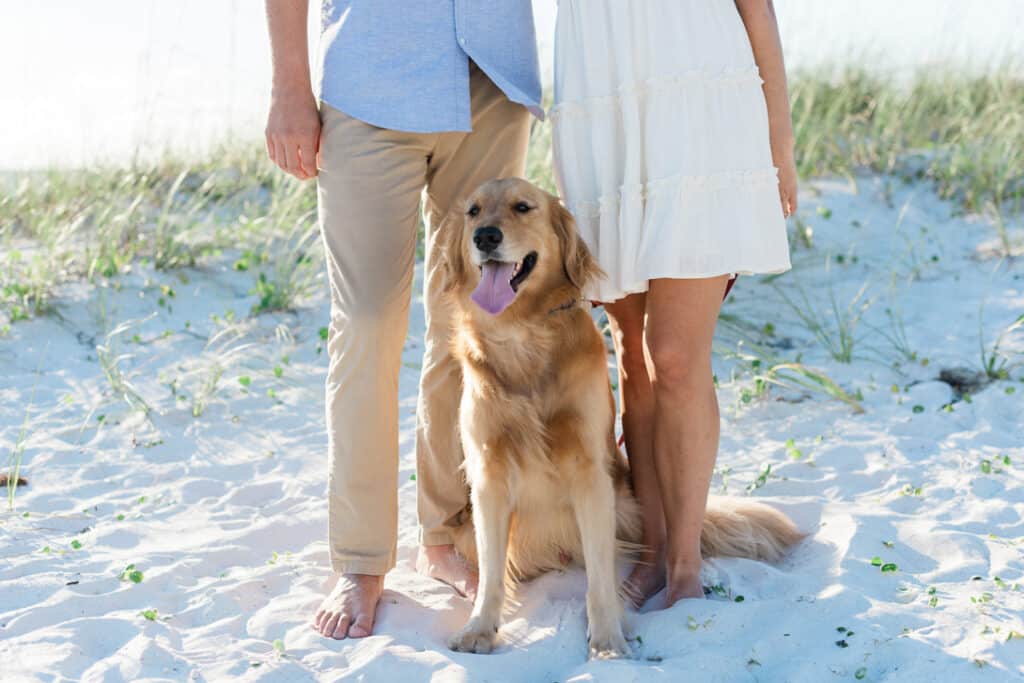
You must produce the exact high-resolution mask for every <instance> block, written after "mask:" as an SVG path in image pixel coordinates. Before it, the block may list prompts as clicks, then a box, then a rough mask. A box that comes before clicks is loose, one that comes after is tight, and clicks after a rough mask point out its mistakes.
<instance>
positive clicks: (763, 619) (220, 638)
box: [0, 177, 1024, 683]
mask: <svg viewBox="0 0 1024 683" xmlns="http://www.w3.org/2000/svg"><path fill="white" fill-rule="evenodd" d="M856 183H857V187H856V191H855V189H854V187H853V186H852V185H851V184H850V183H847V182H845V181H828V182H816V183H813V184H809V186H808V190H807V191H806V192H805V195H804V197H803V207H802V209H801V215H802V216H803V217H804V219H805V221H806V222H807V223H809V224H811V225H812V226H813V230H814V233H813V247H812V248H810V249H808V248H805V247H803V246H797V247H796V248H795V249H794V263H795V265H796V268H795V270H794V271H793V272H792V273H790V274H787V275H784V276H782V277H780V278H776V279H774V280H773V281H771V282H767V281H764V280H762V279H760V278H753V277H749V278H741V280H740V282H739V284H738V285H737V287H736V289H735V290H734V294H733V295H732V296H731V297H730V300H729V302H728V303H727V304H726V306H725V309H724V311H725V313H726V314H728V316H729V317H728V319H729V320H731V321H732V324H731V325H726V324H724V323H723V324H722V325H721V326H720V330H719V337H718V342H717V344H718V349H719V350H720V351H721V353H720V354H719V355H718V356H717V357H716V360H715V371H716V374H717V377H718V380H719V384H720V400H721V404H722V435H723V436H722V443H721V451H720V456H719V460H718V470H717V474H716V476H715V480H714V483H713V492H716V493H723V492H724V493H728V494H731V495H738V496H751V497H753V498H755V499H758V500H762V501H764V502H766V503H768V504H771V505H774V506H776V507H778V508H779V509H782V510H784V511H785V512H787V513H788V514H790V515H791V516H792V517H793V518H794V519H795V520H796V521H797V523H798V524H799V525H800V527H801V528H802V529H804V530H805V531H806V532H807V533H808V537H807V539H806V541H804V542H803V543H802V544H800V545H799V546H798V547H796V548H795V549H794V550H793V551H792V552H791V553H790V555H789V556H788V557H787V558H786V559H785V561H784V562H783V563H782V564H780V565H778V566H769V565H765V564H761V563H758V562H753V561H748V560H742V559H711V560H708V561H707V563H706V567H705V575H706V579H707V583H708V585H709V587H711V586H713V587H714V590H713V591H712V594H711V596H710V597H709V599H707V600H701V601H692V600H688V601H683V602H680V603H678V604H676V605H675V606H674V607H672V608H671V609H667V610H659V609H655V608H656V607H658V602H659V600H660V597H656V598H655V599H654V600H653V601H652V605H650V606H649V608H648V609H646V610H644V611H641V612H639V613H636V612H633V613H630V615H629V620H630V632H631V634H632V636H633V638H634V640H633V641H632V646H633V649H634V651H635V658H634V659H630V660H623V661H612V662H607V661H595V662H591V661H588V660H587V654H586V653H587V648H586V619H585V606H584V590H585V577H584V574H583V572H582V570H579V569H570V570H568V571H565V572H558V573H552V574H549V575H546V576H544V577H542V578H540V579H538V580H536V581H533V582H530V583H527V584H525V585H522V586H521V587H520V589H519V591H518V592H517V593H516V596H515V598H516V601H517V604H516V605H513V606H511V607H510V609H509V610H508V613H507V617H506V622H505V626H504V628H503V630H502V644H501V646H500V647H499V648H498V650H497V651H496V652H495V653H494V654H492V655H487V656H481V655H467V654H459V653H453V652H450V651H449V650H448V649H447V648H446V646H445V642H446V638H447V637H448V636H449V635H450V634H451V633H453V632H454V631H455V630H456V629H458V628H459V627H460V626H461V625H462V624H463V623H464V621H465V620H466V618H467V616H468V614H469V611H470V604H469V602H467V601H466V600H465V599H462V598H460V597H458V596H457V595H456V594H454V593H453V592H452V590H450V589H449V588H446V587H445V586H443V585H441V584H439V583H437V582H434V581H431V580H429V579H426V578H423V577H421V576H419V575H417V574H416V573H415V571H414V568H413V563H414V557H415V549H416V542H417V536H416V519H415V495H416V482H415V480H414V478H413V472H414V452H413V444H414V426H415V416H414V407H415V401H416V392H417V380H418V374H419V363H420V356H421V352H422V333H423V314H422V311H421V308H420V301H421V297H420V295H419V293H418V292H417V294H416V295H415V300H414V302H413V309H412V313H411V320H410V337H409V340H408V343H407V345H406V349H405V353H404V361H405V366H404V368H403V370H402V374H401V378H400V387H399V393H400V398H399V401H400V405H401V418H400V441H401V443H400V451H401V464H400V470H399V472H398V487H399V491H400V517H399V519H400V528H399V554H398V565H397V567H396V568H395V570H394V571H393V572H392V573H391V574H389V576H388V578H387V581H386V584H385V588H386V590H385V593H384V598H383V601H382V604H381V607H380V611H379V614H378V618H377V625H376V634H375V635H374V636H372V637H369V638H366V639H363V640H359V641H343V642H337V641H332V640H325V639H323V638H321V637H320V636H319V635H318V634H316V633H315V632H314V631H313V630H312V629H311V628H310V625H309V619H310V617H311V615H312V613H313V611H314V610H315V608H316V607H317V605H318V604H319V601H320V600H321V598H322V596H323V594H324V593H325V591H327V590H328V589H329V588H330V584H329V570H328V563H327V547H326V542H325V538H326V501H325V497H324V496H325V487H326V463H327V460H326V436H325V432H324V425H323V413H324V408H323V395H322V394H323V380H324V372H325V367H326V362H327V359H326V355H325V353H324V352H323V342H322V340H321V338H320V329H321V328H322V327H323V326H324V325H326V324H327V319H328V308H327V303H326V302H327V299H326V291H325V289H326V286H324V287H322V288H321V290H320V293H319V296H317V297H316V298H315V299H314V300H313V301H310V302H308V305H307V306H305V307H303V308H302V309H300V310H299V311H298V312H296V313H289V314H277V315H263V316H258V317H255V318H252V319H248V320H244V321H241V322H238V321H239V320H241V319H242V318H244V317H245V316H244V314H245V313H247V312H248V310H249V308H250V307H251V306H252V305H253V304H254V302H255V297H254V295H252V294H251V293H250V289H251V287H252V280H253V274H252V273H242V272H237V271H235V270H233V269H232V267H231V264H232V262H233V260H234V258H236V257H237V254H224V255H223V256H222V257H221V258H216V259H213V260H211V261H209V262H208V263H206V264H204V265H203V266H202V267H200V268H194V269H188V270H183V271H180V272H171V273H160V272H155V271H152V270H148V269H146V268H145V267H136V268H135V270H134V272H133V273H132V274H131V275H129V276H126V277H124V278H122V279H121V280H120V281H119V282H120V284H119V285H118V286H117V287H113V286H111V287H103V288H95V287H91V286H88V285H85V284H70V285H66V286H64V287H63V288H62V289H61V291H60V296H59V298H58V300H57V313H56V314H54V315H48V316H45V317H42V318H38V319H34V320H31V321H27V322H20V323H17V324H14V325H12V326H11V330H10V333H9V335H8V336H7V337H6V338H3V339H0V366H2V368H3V379H2V381H0V399H2V400H0V451H2V452H4V453H9V452H12V451H14V450H16V449H17V448H18V444H19V441H21V439H20V435H21V434H22V426H23V424H27V428H26V429H25V432H24V434H25V438H24V440H23V442H22V443H21V445H22V446H23V449H24V450H23V466H22V470H21V474H22V476H24V477H26V478H27V479H28V480H29V485H28V486H25V487H22V488H20V489H19V490H18V491H17V493H16V496H15V498H14V504H15V508H14V510H13V511H6V510H5V511H4V512H3V513H2V516H0V679H2V680H3V681H4V682H5V683H8V682H12V683H13V682H14V681H35V680H38V681H84V682H91V681H157V680H168V681H186V680H187V681H229V680H245V681H307V680H310V681H311V680H318V681H321V680H322V681H328V680H341V679H349V678H351V679H353V680H365V681H389V682H390V681H425V680H438V681H530V682H533V681H601V682H605V681H656V680H664V681H681V680H692V681H748V680H749V681H758V680H760V681H807V682H813V683H818V682H821V681H832V680H865V681H882V680H885V681H922V682H927V683H934V682H935V681H975V680H977V681H1002V680H1021V679H1022V678H1024V638H1022V634H1024V618H1022V614H1024V589H1021V587H1020V585H1019V584H1020V583H1022V582H1024V578H1022V574H1024V556H1022V551H1024V383H1022V381H1021V372H1022V370H1021V369H1019V368H1018V369H1016V370H1014V371H1013V372H1011V379H1007V380H1000V381H995V382H992V383H990V384H988V385H987V386H985V387H984V388H982V389H978V390H975V391H974V392H973V393H972V394H971V395H970V396H969V398H968V399H963V398H962V397H960V396H959V395H958V394H957V393H956V392H954V390H953V388H951V386H950V385H949V384H948V383H945V382H942V381H939V380H938V377H939V375H940V372H941V371H942V370H943V369H948V368H955V367H969V368H973V369H974V370H977V369H978V368H979V367H980V365H981V362H982V361H981V353H982V351H981V349H982V348H983V347H987V348H991V346H992V343H993V342H994V340H995V338H996V336H997V335H998V334H999V332H1000V331H1001V330H1003V329H1005V328H1006V327H1007V326H1009V325H1010V324H1011V323H1012V322H1013V321H1014V320H1015V319H1016V318H1017V317H1018V316H1020V315H1021V314H1022V313H1024V263H1022V262H1021V261H1020V260H1019V259H1018V260H1016V261H1005V260H999V259H996V258H992V257H990V256H989V255H988V251H987V247H986V243H988V244H991V243H992V240H994V239H995V236H996V232H995V229H994V228H993V226H992V225H991V224H989V223H988V222H986V221H984V220H982V219H979V218H973V217H962V216H957V215H955V214H956V212H955V211H954V205H952V204H949V203H946V202H943V201H940V200H939V199H937V198H936V197H935V195H934V194H933V193H932V191H931V190H930V189H929V188H928V187H926V186H924V185H907V184H904V183H902V182H901V181H900V180H899V179H897V178H890V177H861V178H858V179H857V181H856ZM819 207H820V209H819ZM1010 227H1011V230H1012V229H1014V228H1016V229H1017V230H1018V232H1017V233H1015V234H1017V235H1019V234H1020V233H1019V227H1020V224H1019V222H1017V223H1015V224H1013V225H1011V226H1010ZM419 276H420V273H419V271H417V290H419V282H420V279H419ZM865 284H866V290H865V293H864V295H863V296H862V297H861V299H860V300H859V303H858V304H856V305H854V309H858V307H859V305H860V304H862V303H866V302H871V305H870V306H869V307H868V308H867V310H866V311H864V312H863V319H862V320H861V322H860V324H859V326H858V327H857V328H856V337H857V342H856V344H855V346H854V348H853V355H854V358H853V361H852V362H850V363H840V362H838V361H836V360H835V359H833V358H832V357H831V356H830V355H829V354H828V353H827V352H826V351H825V350H824V349H823V346H822V345H821V344H820V343H819V342H818V341H816V340H815V337H814V335H813V333H812V332H811V331H810V330H809V329H808V326H807V325H806V324H805V323H804V322H802V321H801V320H800V319H799V318H798V316H797V315H796V314H795V312H794V311H793V310H792V309H790V308H789V307H787V306H786V305H785V304H784V303H783V301H782V298H781V293H785V294H786V295H788V296H789V297H790V298H792V299H794V300H796V301H801V294H800V292H801V291H802V292H804V293H805V294H806V295H807V298H808V301H809V304H810V305H811V307H816V308H817V309H819V310H820V311H822V312H824V313H825V314H826V315H831V314H830V310H831V306H832V304H831V300H830V297H831V295H832V294H834V297H835V301H836V302H837V305H838V307H839V309H841V310H846V308H847V306H848V304H849V303H850V302H851V300H852V299H853V298H854V296H855V295H856V294H857V292H858V291H859V290H861V288H862V287H863V286H865ZM161 287H163V288H164V289H161ZM172 291H173V295H172ZM161 298H162V299H163V305H161V303H160V299H161ZM982 307H983V311H982ZM887 310H888V311H889V313H886V311H887ZM230 311H234V312H235V313H236V314H237V315H236V316H232V315H231V314H230V313H229V312H230ZM982 314H983V320H982V321H979V315H982ZM148 316H152V317H148ZM211 316H216V318H212V317H211ZM232 317H234V318H235V322H231V318H232ZM892 318H896V319H902V322H903V329H904V330H905V344H906V347H907V348H908V349H909V350H913V351H915V352H916V354H917V355H916V358H911V357H909V356H906V357H903V356H901V354H900V352H898V351H897V350H896V349H895V348H894V345H893V344H892V343H891V342H890V341H887V339H886V336H898V334H897V331H898V330H899V325H894V324H893V323H892ZM132 319H141V320H142V322H139V323H138V324H136V325H134V326H132V327H131V328H130V329H128V330H127V331H125V332H124V333H123V334H121V335H120V336H118V337H116V338H115V341H117V340H119V341H118V343H117V344H116V346H117V348H112V349H110V350H111V353H112V354H113V355H115V356H116V355H122V354H123V357H122V358H121V359H120V361H119V362H118V367H120V368H121V371H122V372H123V374H124V377H125V378H126V379H127V381H128V382H130V383H131V385H132V386H134V387H135V388H136V389H137V390H138V393H139V398H141V399H142V400H144V401H145V402H146V403H147V404H148V405H149V406H150V407H151V408H152V410H151V412H150V414H149V416H148V417H147V416H146V415H145V414H144V413H143V412H141V411H140V410H137V409H133V408H131V407H130V406H129V405H128V403H127V402H126V401H125V400H122V398H121V397H119V396H117V395H115V392H114V391H113V390H112V388H111V384H110V383H109V382H108V381H107V380H106V379H105V377H104V373H103V370H102V369H101V366H100V363H99V362H98V357H97V350H96V346H97V345H101V346H102V345H105V344H107V343H108V342H107V339H106V337H105V332H106V331H109V330H110V329H112V328H113V327H115V326H116V325H117V324H118V323H121V322H123V321H126V320H132ZM769 324H770V326H771V327H770V328H766V326H767V325H769ZM225 328H230V330H229V332H225V333H223V334H222V336H221V337H220V338H219V339H216V340H215V341H214V343H213V344H210V342H209V338H210V337H211V336H213V335H215V334H216V333H217V332H218V331H220V330H224V329H225ZM744 329H746V330H749V331H750V332H749V334H750V335H751V336H754V337H758V338H760V339H761V340H762V341H763V342H764V344H765V345H766V347H767V348H771V349H772V352H773V353H775V354H776V355H778V356H779V357H780V358H784V359H787V360H794V359H797V358H799V359H800V361H801V362H803V363H804V364H806V365H808V366H812V367H816V368H820V369H821V370H823V371H825V372H826V373H828V374H829V376H831V377H832V378H833V379H835V380H836V381H837V382H839V384H840V385H841V386H842V387H843V388H844V389H845V390H846V391H847V392H849V393H851V394H858V393H859V395H860V396H862V399H863V400H862V405H863V409H864V412H863V413H861V414H857V413H855V412H854V410H853V409H852V408H851V407H850V406H848V405H846V404H843V403H841V402H838V401H835V400H832V399H830V398H828V397H826V396H824V395H822V394H820V393H816V392H811V391H804V390H800V389H794V388H792V387H773V388H771V389H769V390H768V391H767V393H765V394H764V395H761V396H759V395H756V391H755V390H756V386H755V384H754V380H753V379H752V378H751V376H750V373H749V372H744V371H742V367H743V366H744V365H745V366H746V367H747V368H748V369H749V363H748V364H744V363H742V362H740V361H737V360H736V359H735V358H731V357H730V355H731V353H732V352H735V351H736V350H737V341H738V338H739V337H738V335H739V332H737V330H744ZM135 335H138V336H137V338H135V339H134V340H133V337H135ZM901 345H902V344H896V346H901ZM1003 348H1004V349H1005V350H1006V351H1008V352H1009V351H1012V352H1014V353H1016V354H1018V355H1017V358H1018V359H1019V358H1020V354H1021V353H1022V352H1024V339H1022V337H1021V336H1020V331H1018V332H1016V333H1013V334H1010V335H1009V336H1008V337H1007V338H1006V339H1005V340H1004V343H1003ZM232 350H233V352H232ZM613 364H614V358H613V357H612V356H609V367H610V369H611V367H612V366H613ZM762 369H763V366H762ZM214 379H216V381H214ZM204 386H206V387H208V388H210V387H213V389H212V390H209V391H204V389H203V387H204ZM205 393H208V394H209V397H208V400H207V401H206V402H205V403H206V405H205V406H203V405H199V406H197V405H196V401H197V398H196V397H197V396H203V395H204V394H205ZM744 397H746V398H747V400H744ZM136 400H137V399H136ZM200 408H201V410H200ZM194 412H199V413H201V414H200V415H199V416H198V417H196V416H194V415H193V413H194ZM790 440H791V441H790ZM787 444H788V445H787ZM367 457H373V454H369V453H368V454H367ZM767 465H770V466H771V467H770V470H767V469H766V466H767ZM5 507H6V506H5ZM876 557H877V558H878V560H877V561H876V562H875V564H873V563H872V560H873V559H874V558H876ZM878 565H892V566H885V567H883V566H878ZM129 566H131V568H129ZM883 569H885V570H886V571H883ZM622 570H623V571H624V570H625V566H623V567H622ZM133 572H140V573H137V574H133ZM133 579H138V581H135V580H133Z"/></svg>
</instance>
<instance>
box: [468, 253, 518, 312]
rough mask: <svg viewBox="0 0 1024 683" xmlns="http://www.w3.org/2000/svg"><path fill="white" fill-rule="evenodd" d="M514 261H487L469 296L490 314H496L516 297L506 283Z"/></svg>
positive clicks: (510, 276)
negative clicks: (478, 282)
mask: <svg viewBox="0 0 1024 683" xmlns="http://www.w3.org/2000/svg"><path fill="white" fill-rule="evenodd" d="M515 267H516V264H514V263H497V262H495V261H488V262H487V263H485V264H484V266H483V272H482V273H481V276H480V284H479V285H477V286H476V291H474V292H473V294H472V296H470V298H471V299H472V300H473V301H475V302H476V303H477V304H478V305H479V306H480V308H482V309H484V310H485V311H487V312H488V313H490V314H491V315H498V314H499V313H501V312H502V311H504V310H505V309H506V308H508V307H509V304H511V303H512V300H513V299H515V298H516V293H515V290H513V289H512V285H510V284H509V283H508V281H509V280H511V279H512V271H513V270H515Z"/></svg>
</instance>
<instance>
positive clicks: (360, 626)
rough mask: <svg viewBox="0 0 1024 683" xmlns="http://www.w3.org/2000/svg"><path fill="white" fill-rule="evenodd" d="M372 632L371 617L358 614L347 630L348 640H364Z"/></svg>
mask: <svg viewBox="0 0 1024 683" xmlns="http://www.w3.org/2000/svg"><path fill="white" fill-rule="evenodd" d="M372 632H373V615H371V614H366V613H365V612H364V613H363V614H360V615H358V616H356V620H355V622H354V623H353V624H352V626H350V627H349V629H348V635H349V638H365V637H366V636H368V635H370V633H372Z"/></svg>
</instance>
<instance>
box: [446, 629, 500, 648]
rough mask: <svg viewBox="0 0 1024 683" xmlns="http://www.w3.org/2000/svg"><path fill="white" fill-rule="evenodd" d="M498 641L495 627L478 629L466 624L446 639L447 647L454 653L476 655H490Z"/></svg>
mask: <svg viewBox="0 0 1024 683" xmlns="http://www.w3.org/2000/svg"><path fill="white" fill-rule="evenodd" d="M497 640H498V629H497V627H480V626H478V625H475V624H472V623H470V624H467V625H466V628H464V629H462V630H461V631H459V632H458V633H456V634H455V635H454V636H452V637H451V638H449V639H448V647H449V648H450V649H452V650H455V651H456V652H472V653H475V654H478V655H486V654H490V652H491V651H492V650H493V649H494V645H495V643H496V642H497Z"/></svg>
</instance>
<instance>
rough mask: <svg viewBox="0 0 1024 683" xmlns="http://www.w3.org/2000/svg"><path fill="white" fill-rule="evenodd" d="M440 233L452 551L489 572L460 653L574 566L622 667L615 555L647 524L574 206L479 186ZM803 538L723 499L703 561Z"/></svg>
mask: <svg viewBox="0 0 1024 683" xmlns="http://www.w3.org/2000/svg"><path fill="white" fill-rule="evenodd" d="M443 230H444V231H445V232H444V233H443V236H442V240H443V242H442V243H441V245H440V249H441V253H440V257H441V258H442V259H443V261H442V262H443V264H444V265H443V268H444V273H445V280H446V283H445V289H446V291H447V293H448V294H449V296H450V297H451V299H452V302H453V309H454V311H455V312H454V319H453V323H454V328H453V334H454V337H453V353H454V355H455V357H456V358H457V360H458V361H459V363H460V364H461V366H462V372H463V393H462V400H461V404H460V416H459V421H460V431H461V435H462V444H463V448H464V450H465V464H464V467H465V473H466V479H467V481H468V483H469V486H470V490H471V502H472V510H473V514H472V525H468V524H467V525H466V526H464V527H462V529H460V532H459V533H458V534H457V538H456V546H457V548H458V549H459V551H460V552H461V553H462V554H463V555H465V556H466V557H467V558H468V559H469V560H470V561H471V562H476V563H477V564H478V566H479V570H480V586H479V589H478V593H477V596H476V601H475V603H474V606H473V611H472V615H471V616H470V619H469V622H468V623H467V624H466V626H465V628H463V629H462V631H460V632H459V633H458V634H456V635H455V636H453V637H452V638H451V640H450V641H449V646H450V647H451V648H452V649H454V650H458V651H463V652H476V653H487V652H490V651H491V650H492V649H493V648H494V645H495V642H496V640H497V636H498V627H499V625H500V620H501V615H502V611H503V608H504V602H505V593H506V584H508V585H514V582H515V581H518V580H524V579H528V578H530V577H533V576H536V575H537V574H539V573H541V572H543V571H546V570H549V569H552V568H557V567H562V566H564V565H565V564H567V563H568V562H569V561H577V562H582V563H583V565H584V566H585V568H586V574H587V619H588V626H589V641H590V653H591V656H594V657H600V658H606V657H621V656H627V655H628V654H629V653H630V650H629V647H628V645H627V643H626V639H625V637H624V635H623V627H622V617H623V600H622V598H621V596H620V595H619V591H618V585H617V584H618V581H617V578H616V558H617V556H618V555H619V554H621V553H622V552H624V551H627V550H628V549H629V547H630V545H632V547H634V548H635V547H636V542H637V541H638V540H639V538H640V519H639V513H638V509H637V505H636V501H635V499H634V498H633V494H632V491H631V488H630V483H629V470H628V467H627V464H626V460H625V458H624V457H623V456H622V453H621V452H620V451H619V449H618V446H617V445H616V442H615V433H614V429H615V402H614V397H613V395H612V389H611V384H610V381H609V378H608V366H607V351H606V349H605V344H604V340H603V338H602V336H601V333H600V332H599V331H598V329H597V327H596V326H595V324H594V322H593V320H592V318H591V317H590V314H589V312H588V309H589V303H588V302H587V301H585V300H584V299H583V298H582V295H581V290H582V288H583V287H584V285H585V284H586V283H587V282H588V280H590V279H591V278H596V277H602V276H603V274H602V272H601V270H600V268H599V267H598V266H597V264H596V263H595V262H594V259H593V258H592V257H591V255H590V252H589V251H588V250H587V247H586V244H584V242H583V241H582V240H581V239H580V238H579V237H578V236H577V234H576V228H575V223H574V221H573V218H572V215H571V214H570V213H569V211H568V210H566V209H565V208H564V207H563V206H562V204H561V203H560V202H559V200H558V199H557V198H556V197H553V196H552V195H550V194H548V193H546V192H544V191H542V190H540V189H539V188H537V187H534V186H533V185H531V184H530V183H528V182H526V181H525V180H520V179H503V180H494V181H491V182H488V183H486V184H484V185H483V186H482V187H480V188H479V189H478V190H477V191H476V192H474V193H473V195H472V196H471V197H470V198H469V200H468V202H467V204H466V206H465V214H464V216H452V217H451V218H450V219H449V221H448V225H446V226H445V227H444V228H443ZM800 537H801V535H800V532H799V531H797V529H796V527H795V526H794V525H793V523H792V522H791V521H790V520H789V519H788V518H786V517H785V516H784V515H782V514H781V513H779V512H776V511H775V510H773V509H771V508H768V507H767V506H764V505H759V504H755V503H750V502H745V503H739V502H729V501H726V502H723V501H720V500H713V501H712V502H711V504H709V507H708V511H707V516H706V519H705V523H704V529H703V532H702V537H701V550H702V552H703V553H704V554H705V555H709V556H710V555H732V556H746V557H753V558H758V559H765V560H777V559H779V558H780V557H781V556H782V554H783V553H784V552H785V550H786V548H787V547H788V546H790V545H791V544H793V543H795V542H796V541H797V540H799V538H800Z"/></svg>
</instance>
